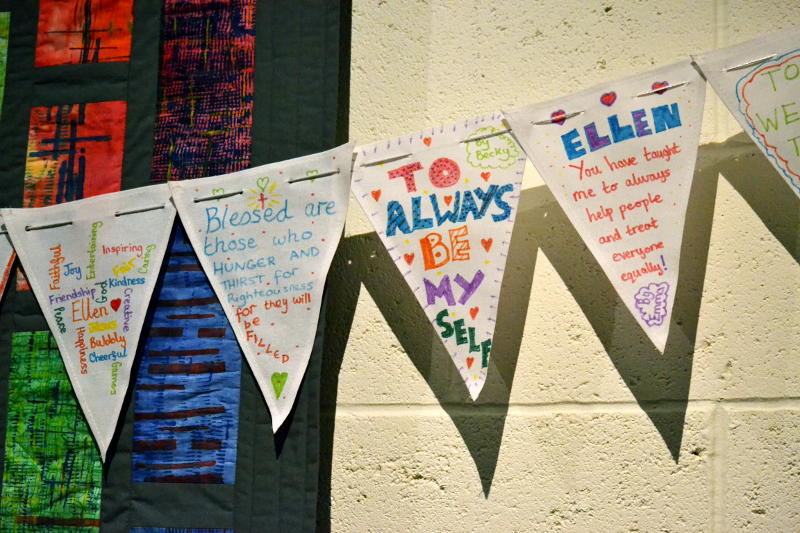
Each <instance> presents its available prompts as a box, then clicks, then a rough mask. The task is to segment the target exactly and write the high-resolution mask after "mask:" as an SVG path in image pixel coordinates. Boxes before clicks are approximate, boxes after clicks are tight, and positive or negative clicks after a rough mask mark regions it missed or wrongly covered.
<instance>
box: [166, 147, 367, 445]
mask: <svg viewBox="0 0 800 533" xmlns="http://www.w3.org/2000/svg"><path fill="white" fill-rule="evenodd" d="M352 157H353V145H351V144H349V145H343V146H340V147H338V148H335V149H333V150H329V151H327V152H322V153H318V154H313V155H309V156H305V157H299V158H297V159H290V160H288V161H283V162H280V163H274V164H270V165H264V166H260V167H254V168H249V169H247V170H242V171H240V172H234V173H231V174H225V175H222V176H214V177H210V178H204V179H202V180H192V181H174V182H170V187H171V188H172V195H173V200H174V201H175V206H176V207H177V209H178V214H179V216H180V218H181V221H182V222H183V225H184V227H185V228H186V234H187V235H188V236H189V240H190V241H191V243H192V246H193V247H194V249H195V251H196V252H197V256H198V258H199V260H200V264H201V265H202V267H203V270H204V271H205V272H206V275H208V279H209V280H210V282H211V286H212V287H213V288H214V292H216V294H217V297H218V298H219V300H220V302H221V303H222V307H223V308H224V309H225V314H226V315H227V317H228V320H229V321H230V323H231V327H232V328H233V331H234V333H235V334H236V338H237V339H238V341H239V345H240V346H241V348H242V351H243V352H244V355H245V357H246V358H247V362H248V363H249V364H250V368H251V369H252V370H253V374H254V375H255V377H256V381H257V382H258V385H259V387H260V388H261V393H262V394H263V396H264V399H265V400H266V402H267V406H268V407H269V411H270V414H271V416H272V430H273V431H277V430H278V428H279V427H280V426H281V424H283V422H284V421H285V420H286V418H287V417H288V416H289V413H290V412H291V410H292V406H293V405H294V401H295V398H296V397H297V392H298V390H299V389H300V384H301V383H302V381H303V376H304V375H305V371H306V367H307V366H308V361H309V358H310V357H311V350H312V348H313V345H314V338H315V336H316V331H317V322H318V320H319V313H320V305H321V303H322V292H323V289H324V286H325V278H326V276H327V275H328V269H329V268H330V265H331V261H332V260H333V255H334V253H335V252H336V247H337V245H338V244H339V240H340V239H341V236H342V230H343V229H344V221H345V217H346V215H347V201H348V198H349V191H350V169H351V163H352Z"/></svg>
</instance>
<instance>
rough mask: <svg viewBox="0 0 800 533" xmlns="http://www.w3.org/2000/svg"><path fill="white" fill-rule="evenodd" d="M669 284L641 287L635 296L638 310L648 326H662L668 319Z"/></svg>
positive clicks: (662, 283) (651, 284)
mask: <svg viewBox="0 0 800 533" xmlns="http://www.w3.org/2000/svg"><path fill="white" fill-rule="evenodd" d="M668 295H669V283H667V282H666V281H663V282H661V283H650V284H648V285H644V286H642V287H639V290H638V291H636V294H635V295H634V296H633V298H634V304H635V305H636V309H637V310H638V311H639V315H640V316H641V317H642V320H643V321H644V323H645V324H647V325H648V326H661V325H662V324H664V319H665V318H666V317H667V314H668V311H667V296H668Z"/></svg>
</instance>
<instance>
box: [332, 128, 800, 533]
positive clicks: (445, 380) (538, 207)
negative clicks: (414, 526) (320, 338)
mask: <svg viewBox="0 0 800 533" xmlns="http://www.w3.org/2000/svg"><path fill="white" fill-rule="evenodd" d="M720 173H722V174H723V175H724V176H725V177H726V179H728V181H729V182H730V183H731V184H732V185H733V186H734V187H735V188H736V189H737V190H738V191H739V193H740V194H741V195H742V196H743V197H744V198H745V200H746V201H747V202H748V203H749V204H750V206H751V207H752V208H753V210H754V211H755V212H756V213H757V214H758V216H760V217H761V219H762V220H763V221H764V223H765V225H766V226H767V227H768V228H769V229H770V230H771V231H772V232H773V233H774V235H775V236H776V238H777V239H778V240H779V241H780V242H781V243H782V245H783V246H784V247H785V248H786V249H787V250H788V251H789V253H790V254H791V255H792V256H793V257H794V258H795V259H796V260H798V261H800V240H799V237H800V231H799V230H798V228H799V227H800V202H798V199H797V197H796V196H795V195H794V194H793V193H792V191H791V190H790V189H789V186H788V185H787V184H786V183H785V182H784V181H783V180H782V179H781V178H780V176H779V175H778V174H777V173H776V172H775V170H774V168H773V167H772V166H771V165H770V163H769V162H768V161H767V159H766V158H765V157H764V156H763V155H762V154H761V152H759V151H758V149H757V148H756V146H755V145H753V143H751V142H750V140H749V139H748V138H747V137H746V136H745V135H744V134H743V133H742V134H740V135H737V136H735V137H732V138H730V139H728V140H727V141H725V142H724V143H720V144H708V145H704V146H701V147H700V150H699V154H698V161H697V167H696V170H695V179H694V184H693V187H692V193H691V197H690V202H689V206H688V213H687V218H686V227H685V231H684V242H683V250H682V254H681V267H682V268H681V272H680V279H679V284H678V287H679V289H678V292H677V294H676V299H675V308H674V312H673V317H672V323H671V325H670V337H669V338H670V340H669V343H668V345H667V351H666V353H665V354H664V355H663V356H662V355H661V354H659V353H658V351H657V350H656V349H655V348H654V347H653V346H652V345H651V344H650V342H649V340H648V339H647V337H646V335H645V333H644V332H643V331H642V330H641V329H640V327H639V326H638V324H637V323H636V321H635V319H634V318H633V316H632V315H631V314H630V313H629V311H628V310H627V308H626V307H625V306H624V304H623V303H622V301H621V300H620V299H619V297H618V296H617V294H616V292H615V291H614V290H613V288H612V286H611V283H610V282H609V280H608V278H606V276H605V274H603V272H602V270H601V269H600V267H599V265H598V264H597V262H596V261H595V259H594V257H593V256H592V255H591V252H589V250H588V249H587V248H586V246H584V244H583V241H582V240H581V238H580V237H579V236H578V234H577V233H576V232H575V230H574V228H573V227H572V225H571V224H570V223H569V221H568V220H567V218H566V215H565V214H564V212H563V211H562V210H561V208H560V207H559V206H558V204H557V202H556V200H555V198H554V197H553V196H552V194H551V193H550V191H549V190H548V189H547V188H546V187H544V186H541V187H536V188H533V189H527V190H524V191H523V192H522V196H521V198H520V204H519V209H520V211H519V214H518V216H517V221H516V226H515V228H514V234H513V237H512V240H511V247H510V250H509V255H508V264H507V267H506V274H505V278H504V281H503V286H502V291H501V294H500V304H499V314H498V320H497V330H496V332H495V336H494V344H493V348H492V359H491V362H490V368H489V375H488V380H487V382H486V385H485V388H484V389H483V392H482V393H481V395H480V397H479V399H478V400H477V401H476V402H474V403H473V402H472V401H471V400H470V397H469V394H468V393H467V389H466V387H464V385H463V382H462V381H461V378H460V376H459V374H458V371H457V370H456V368H455V366H454V365H453V364H452V362H451V360H450V357H449V356H448V355H447V353H446V351H445V349H444V347H443V345H442V344H441V342H438V341H437V340H436V339H437V338H436V334H435V332H434V330H433V327H432V326H431V325H430V323H429V321H428V319H427V317H426V316H425V314H424V312H423V311H422V308H421V307H420V305H419V304H418V303H417V301H416V299H415V297H414V295H413V293H412V291H411V290H410V289H409V288H408V286H407V285H406V283H405V280H404V279H403V277H402V275H401V274H400V272H399V271H398V269H397V267H396V266H395V265H394V264H393V262H392V260H391V258H390V257H389V254H388V253H387V252H386V250H385V248H384V246H383V245H382V244H381V242H380V239H379V237H378V236H377V234H375V233H369V234H364V235H357V236H353V237H349V238H345V239H343V240H342V242H341V244H340V246H339V250H338V252H337V256H336V259H335V260H334V263H333V266H332V268H331V272H330V275H329V277H330V279H331V282H330V283H329V284H328V290H329V294H328V296H329V298H330V302H335V305H331V306H329V308H328V314H327V328H326V333H325V338H326V341H325V349H324V361H323V371H322V376H323V382H322V424H323V426H322V431H321V435H322V437H321V439H322V442H321V450H322V457H321V468H320V498H319V505H320V509H319V511H318V517H319V523H320V530H323V531H325V530H328V529H329V527H330V526H329V524H330V487H331V461H332V451H333V431H334V424H335V410H336V401H337V384H338V374H339V370H340V368H341V363H342V359H343V357H344V353H345V349H346V346H347V340H348V336H349V333H350V328H351V326H352V322H353V316H354V313H355V307H356V301H357V299H358V293H359V289H360V285H361V284H363V285H364V286H365V287H366V289H367V290H368V291H369V293H370V295H371V296H372V298H373V300H374V301H375V303H376V304H377V306H378V308H379V309H380V311H381V313H382V314H383V316H384V318H385V319H386V321H387V322H388V324H389V326H390V327H391V328H392V331H393V332H394V334H395V335H396V337H397V339H398V340H399V341H400V343H401V344H402V346H403V349H404V350H405V352H406V353H407V354H408V357H409V358H410V359H411V361H412V363H413V364H414V366H415V367H416V368H417V370H418V371H419V373H420V374H421V375H422V377H423V378H424V379H425V380H426V381H427V383H428V385H429V386H430V388H431V390H432V391H433V393H434V394H435V396H436V398H437V399H438V401H439V403H440V404H441V406H442V409H443V410H444V411H445V412H446V413H447V414H448V415H449V416H450V418H451V419H452V420H453V423H454V424H455V426H456V428H457V429H458V431H459V433H460V434H461V437H462V438H463V440H464V444H465V445H466V446H467V448H468V450H469V452H470V454H471V456H472V458H473V460H474V461H475V465H476V467H477V470H478V473H479V476H480V479H481V484H482V487H483V492H484V495H485V496H486V497H488V495H489V492H490V490H491V485H492V479H493V477H494V471H495V467H496V464H497V457H498V453H499V450H500V444H501V441H502V436H503V428H504V426H505V418H506V414H507V411H508V399H509V394H510V391H511V385H512V383H513V380H514V371H515V369H516V366H517V358H518V357H519V351H520V344H521V340H522V334H523V328H524V326H525V318H526V313H527V309H528V303H529V299H530V293H531V285H532V282H533V271H534V267H535V265H536V258H537V253H538V250H539V249H541V250H542V251H543V252H544V253H545V254H546V255H547V258H548V259H549V260H550V262H551V263H552V264H553V266H554V267H555V269H556V270H557V271H558V274H559V275H560V276H561V278H562V279H563V281H564V283H565V284H566V286H567V287H568V288H569V290H570V292H571V293H572V295H573V297H574V298H575V300H576V301H577V302H578V304H579V306H580V307H581V310H582V311H583V313H584V314H585V315H586V317H587V318H588V320H589V322H590V323H591V325H592V328H593V329H594V330H595V333H596V334H597V336H598V337H599V339H600V341H601V342H602V344H603V346H604V348H605V350H606V352H607V353H608V355H609V357H610V358H611V361H612V362H613V364H614V366H615V367H616V368H617V370H618V372H619V374H620V376H621V377H622V378H623V380H624V381H625V383H626V384H627V385H628V387H629V388H630V390H631V392H632V393H633V395H634V397H635V398H636V401H637V402H638V403H639V405H640V406H641V407H642V409H643V410H644V411H645V413H647V415H648V417H649V418H650V420H651V421H652V422H653V425H654V426H655V428H656V430H657V431H658V432H659V433H660V434H661V437H662V438H663V440H664V443H665V444H666V447H667V449H668V450H669V452H670V454H671V455H672V457H673V459H674V460H675V461H676V462H677V461H678V460H679V452H680V448H681V440H682V436H683V423H684V418H685V414H686V407H687V402H688V395H689V383H690V379H691V371H692V358H693V355H694V342H695V335H696V331H697V321H698V314H699V309H700V299H701V295H702V292H703V280H704V278H705V269H706V259H707V256H708V245H709V239H710V234H711V224H712V218H713V213H714V201H715V197H716V187H717V177H718V175H719V174H720ZM534 355H535V354H534Z"/></svg>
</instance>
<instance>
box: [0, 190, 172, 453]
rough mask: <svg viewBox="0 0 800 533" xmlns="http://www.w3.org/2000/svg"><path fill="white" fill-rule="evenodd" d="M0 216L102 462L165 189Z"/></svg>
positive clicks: (157, 243) (159, 242) (162, 233)
mask: <svg viewBox="0 0 800 533" xmlns="http://www.w3.org/2000/svg"><path fill="white" fill-rule="evenodd" d="M2 216H3V218H4V219H5V225H6V228H7V229H8V233H9V235H10V236H11V241H12V242H13V243H14V248H15V249H16V251H17V255H19V259H20V262H21V263H22V266H23V268H24V269H25V275H26V276H27V278H28V283H30V285H31V288H32V289H33V292H34V294H35V295H36V299H37V300H38V301H39V305H40V306H41V308H42V312H43V313H44V316H45V318H46V319H47V323H48V325H49V326H50V330H51V331H52V332H53V336H54V337H55V339H56V342H57V343H58V348H59V351H60V352H61V357H62V358H63V360H64V366H65V367H66V369H67V374H68V375H69V378H70V380H71V381H72V385H73V388H74V389H75V395H76V396H77V397H78V402H79V403H80V405H81V408H82V409H83V412H84V414H85V415H86V420H87V421H88V423H89V428H90V429H91V430H92V434H93V435H94V437H95V440H96V441H97V444H98V447H99V449H100V454H101V456H102V458H103V460H105V456H106V451H107V450H108V445H109V443H110V442H111V439H112V437H113V435H114V430H115V428H116V425H117V418H118V417H119V412H120V408H121V407H122V402H123V400H124V399H125V392H126V391H127V389H128V383H129V382H130V373H131V367H132V365H133V359H134V356H135V354H136V347H137V345H138V343H139V337H140V334H141V330H142V324H143V323H144V320H145V314H146V312H147V307H148V304H149V303H150V297H151V295H152V293H153V288H154V287H155V284H156V281H157V279H158V274H159V270H160V269H161V262H162V260H163V258H164V252H165V251H166V247H167V244H168V241H169V235H170V232H171V230H172V222H173V220H174V218H175V208H174V207H173V206H172V204H171V203H170V201H169V188H168V187H167V185H166V184H164V185H152V186H149V187H142V188H139V189H132V190H129V191H124V192H118V193H112V194H104V195H101V196H94V197H92V198H86V199H83V200H76V201H74V202H67V203H63V204H58V205H53V206H49V207H40V208H33V209H3V210H2Z"/></svg>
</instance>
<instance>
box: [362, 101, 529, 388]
mask: <svg viewBox="0 0 800 533" xmlns="http://www.w3.org/2000/svg"><path fill="white" fill-rule="evenodd" d="M467 139H472V140H470V141H469V142H464V141H465V140H467ZM356 153H357V156H356V161H355V163H354V165H355V168H354V171H353V193H354V194H355V196H356V198H357V199H358V201H359V202H360V203H361V207H363V209H364V211H365V212H366V214H367V215H368V216H369V219H370V221H371V222H372V225H373V226H374V227H375V230H376V231H377V233H378V235H379V236H380V238H381V240H382V241H383V243H384V245H385V246H386V249H387V250H388V251H389V254H390V255H391V257H392V259H393V260H394V262H395V264H396V265H397V267H398V268H399V269H400V272H401V273H402V274H403V276H404V277H405V279H406V281H407V282H408V285H409V286H410V287H411V290H412V291H413V292H414V294H415V295H416V297H417V300H418V301H419V303H420V305H422V307H423V309H424V310H425V314H426V315H427V316H428V319H429V320H430V321H431V322H432V324H433V329H434V330H435V331H436V332H437V334H438V335H439V336H440V338H441V339H442V342H443V343H444V346H445V347H446V348H447V351H448V353H449V354H450V357H451V358H452V359H453V363H454V364H455V365H456V368H458V371H459V373H460V374H461V378H462V379H463V380H464V383H465V384H466V386H467V389H468V390H469V393H470V396H471V397H472V399H473V400H475V399H477V397H478V395H479V394H480V392H481V389H483V385H484V384H485V383H486V374H487V371H488V367H489V356H490V353H491V349H492V337H493V335H494V331H495V320H496V318H497V303H498V297H499V295H500V285H501V282H502V280H503V272H504V270H505V265H506V254H507V252H508V246H509V243H510V241H511V230H512V229H513V227H514V218H515V216H516V211H517V209H516V208H517V202H518V199H519V194H520V186H521V183H522V173H523V170H524V166H525V157H524V155H523V153H522V149H521V148H520V147H519V145H517V143H516V141H515V140H514V139H513V138H512V137H511V136H510V135H509V134H508V132H507V127H506V126H505V125H504V123H503V116H502V115H501V114H500V113H495V114H493V115H487V116H484V117H478V118H474V119H470V120H466V121H463V122H459V123H456V124H452V125H448V126H442V127H438V128H434V129H432V130H426V131H422V132H419V133H415V134H412V135H405V136H402V137H399V138H397V139H391V140H389V141H381V142H378V143H374V144H370V145H366V146H361V147H359V148H358V149H357V150H356Z"/></svg>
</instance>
